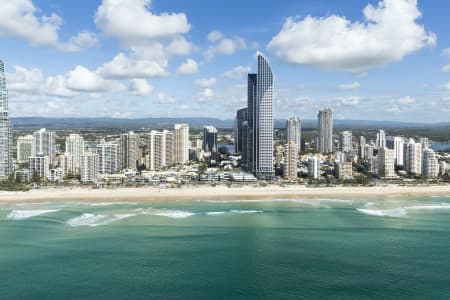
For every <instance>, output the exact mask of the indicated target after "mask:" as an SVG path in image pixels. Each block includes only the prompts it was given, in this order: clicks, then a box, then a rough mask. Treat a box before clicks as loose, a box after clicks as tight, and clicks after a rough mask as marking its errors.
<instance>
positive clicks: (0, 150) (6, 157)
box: [0, 60, 13, 179]
mask: <svg viewBox="0 0 450 300" xmlns="http://www.w3.org/2000/svg"><path fill="white" fill-rule="evenodd" d="M12 168H13V166H12V130H11V126H10V124H9V117H8V90H7V89H6V78H5V65H4V63H3V61H1V60H0V179H4V178H7V177H8V176H9V175H10V174H11V173H12Z"/></svg>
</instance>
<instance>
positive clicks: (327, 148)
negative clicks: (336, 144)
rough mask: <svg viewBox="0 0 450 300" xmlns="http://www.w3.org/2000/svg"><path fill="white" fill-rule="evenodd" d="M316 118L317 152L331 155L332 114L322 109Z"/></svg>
mask: <svg viewBox="0 0 450 300" xmlns="http://www.w3.org/2000/svg"><path fill="white" fill-rule="evenodd" d="M317 117H318V120H319V137H318V141H317V151H318V152H320V153H331V152H333V112H332V111H331V109H330V108H322V109H321V110H319V114H318V116H317Z"/></svg>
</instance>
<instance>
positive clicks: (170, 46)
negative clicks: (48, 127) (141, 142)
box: [0, 0, 450, 123]
mask: <svg viewBox="0 0 450 300" xmlns="http://www.w3.org/2000/svg"><path fill="white" fill-rule="evenodd" d="M355 3H356V5H355ZM208 4H209V2H208V1H206V0H198V1H195V2H193V3H187V2H186V1H182V0H174V1H162V0H153V1H151V0H98V1H87V0H85V1H77V3H75V2H69V1H64V2H61V1H56V0H18V1H9V2H5V3H2V10H0V47H1V49H2V50H3V51H2V52H1V54H0V59H2V60H3V61H5V68H6V72H7V74H6V79H7V88H8V90H9V95H10V99H9V105H10V108H9V111H10V116H12V117H19V116H45V117H115V118H120V117H123V118H143V117H216V118H220V119H233V118H234V114H235V111H236V109H238V108H240V107H243V106H245V105H246V96H247V95H246V74H247V73H249V72H254V71H255V70H254V66H255V61H254V58H255V52H256V50H257V49H260V50H261V51H262V52H264V53H265V55H266V56H267V57H268V58H269V60H270V61H271V64H272V67H273V71H274V74H275V118H276V119H280V118H285V117H288V116H291V115H294V114H295V115H298V116H299V117H300V118H302V119H315V118H316V116H317V112H318V110H319V108H321V107H331V108H332V109H333V111H334V115H335V118H336V119H344V120H351V119H353V120H355V119H356V120H386V121H405V122H423V123H431V122H448V121H449V118H448V115H449V113H450V37H449V35H448V32H447V31H448V25H449V24H448V19H447V12H448V11H449V10H450V3H448V2H447V1H444V0H437V1H423V0H422V1H416V0H382V1H377V0H361V1H356V2H352V4H350V3H348V2H347V1H333V2H331V1H325V0H319V1H314V3H313V4H312V3H311V1H280V2H278V3H276V4H274V3H272V2H271V1H263V3H261V1H257V0H250V1H245V2H242V1H240V2H237V1H226V3H225V2H224V3H215V5H214V7H211V5H208Z"/></svg>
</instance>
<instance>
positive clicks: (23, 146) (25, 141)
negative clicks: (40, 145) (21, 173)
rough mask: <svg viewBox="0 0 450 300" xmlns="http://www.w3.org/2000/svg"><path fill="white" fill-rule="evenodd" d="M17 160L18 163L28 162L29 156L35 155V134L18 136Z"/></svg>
mask: <svg viewBox="0 0 450 300" xmlns="http://www.w3.org/2000/svg"><path fill="white" fill-rule="evenodd" d="M16 145H17V147H16V148H17V162H18V163H26V162H28V158H29V157H31V156H33V152H32V148H33V136H32V135H26V136H19V137H18V138H17V143H16Z"/></svg>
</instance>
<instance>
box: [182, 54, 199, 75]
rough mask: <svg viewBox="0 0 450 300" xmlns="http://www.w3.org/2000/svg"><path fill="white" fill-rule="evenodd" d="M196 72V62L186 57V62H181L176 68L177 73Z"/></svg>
mask: <svg viewBox="0 0 450 300" xmlns="http://www.w3.org/2000/svg"><path fill="white" fill-rule="evenodd" d="M197 72H198V63H197V62H196V61H195V60H193V59H192V58H188V59H187V60H186V62H184V63H183V64H181V65H180V66H179V67H178V69H177V74H178V75H190V74H195V73H197Z"/></svg>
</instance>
